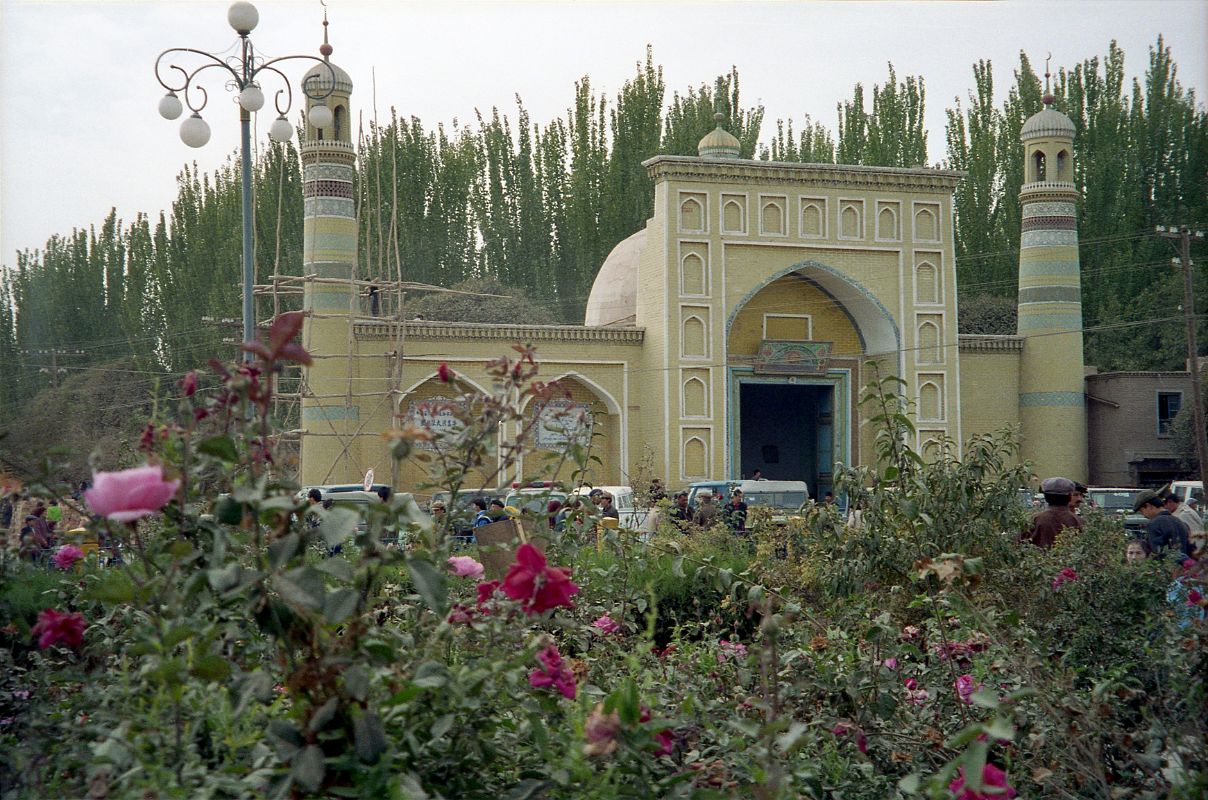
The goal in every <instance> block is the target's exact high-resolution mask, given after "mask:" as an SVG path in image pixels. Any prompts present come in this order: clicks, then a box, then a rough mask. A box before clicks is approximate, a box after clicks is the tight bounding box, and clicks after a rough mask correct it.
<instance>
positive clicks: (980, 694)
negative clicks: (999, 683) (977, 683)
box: [969, 689, 999, 708]
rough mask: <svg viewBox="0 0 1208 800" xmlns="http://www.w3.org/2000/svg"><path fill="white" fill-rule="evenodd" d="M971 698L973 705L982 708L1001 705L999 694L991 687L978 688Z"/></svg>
mask: <svg viewBox="0 0 1208 800" xmlns="http://www.w3.org/2000/svg"><path fill="white" fill-rule="evenodd" d="M969 700H970V701H971V702H972V703H973V705H975V706H981V707H982V708H998V705H999V703H998V695H996V694H995V693H994V692H992V691H990V690H989V689H978V690H977V691H976V692H974V693H973V694H972V695H971V696H970V697H969Z"/></svg>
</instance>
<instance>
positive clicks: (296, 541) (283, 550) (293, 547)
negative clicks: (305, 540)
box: [268, 533, 302, 569]
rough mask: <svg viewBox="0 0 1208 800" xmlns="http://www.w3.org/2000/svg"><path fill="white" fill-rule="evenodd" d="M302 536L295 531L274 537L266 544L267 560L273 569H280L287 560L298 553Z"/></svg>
mask: <svg viewBox="0 0 1208 800" xmlns="http://www.w3.org/2000/svg"><path fill="white" fill-rule="evenodd" d="M301 544H302V537H301V536H299V535H298V534H296V533H287V534H286V535H285V536H282V537H281V538H279V539H274V540H273V541H271V542H269V545H268V562H269V565H270V566H271V567H272V568H273V569H281V568H282V567H284V566H285V565H286V564H287V563H289V560H290V559H291V558H293V557H294V556H296V555H297V554H298V548H299V547H300V546H301Z"/></svg>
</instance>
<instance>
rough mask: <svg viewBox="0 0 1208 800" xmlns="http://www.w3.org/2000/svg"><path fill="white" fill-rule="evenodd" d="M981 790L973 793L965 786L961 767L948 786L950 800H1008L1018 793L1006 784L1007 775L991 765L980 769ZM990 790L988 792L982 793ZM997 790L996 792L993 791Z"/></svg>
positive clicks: (963, 770)
mask: <svg viewBox="0 0 1208 800" xmlns="http://www.w3.org/2000/svg"><path fill="white" fill-rule="evenodd" d="M982 789H983V791H974V790H973V789H969V788H966V786H965V768H964V767H961V771H960V774H959V775H957V776H956V778H955V779H953V781H952V783H950V784H948V791H950V792H952V800H1009V798H1012V797H1014V796H1015V795H1016V794H1018V792H1016V791H1015V789H1013V788H1012V787H1011V786H1010V785H1009V784H1008V783H1007V773H1005V772H1003V771H1002V770H1001V769H999V768H998V767H996V766H994V765H993V764H986V765H985V766H984V767H982ZM985 789H990V791H984V790H985ZM994 790H997V791H994Z"/></svg>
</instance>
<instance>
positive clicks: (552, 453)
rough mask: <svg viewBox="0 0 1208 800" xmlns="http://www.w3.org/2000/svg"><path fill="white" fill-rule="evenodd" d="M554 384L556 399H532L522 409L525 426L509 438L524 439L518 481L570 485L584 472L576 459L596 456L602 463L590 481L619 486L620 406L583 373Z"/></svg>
mask: <svg viewBox="0 0 1208 800" xmlns="http://www.w3.org/2000/svg"><path fill="white" fill-rule="evenodd" d="M550 383H551V384H554V389H553V391H551V393H550V396H549V397H548V398H540V397H538V398H530V400H529V401H528V402H527V403H526V404H525V407H524V408H523V409H522V417H523V421H522V423H521V424H520V425H518V426H517V427H516V429H514V430H512V431H510V432H509V437H508V438H509V440H510V441H512V442H515V441H516V440H517V437H519V436H520V435H522V434H523V436H524V442H523V447H522V455H521V457H520V459H519V474H518V475H517V476H516V479H517V480H521V481H530V480H547V481H563V482H566V481H569V480H571V479H572V478H573V477H575V476H574V473H575V471H576V470H578V469H579V468H580V467H581V465H580V463H579V461H577V460H576V457H578V458H587V459H590V458H591V457H593V456H594V457H597V458H599V459H600V462H601V463H598V464H597V463H595V462H592V461H590V460H589V461H588V462H587V463H586V465H585V466H586V470H587V472H586V475H587V480H588V481H589V482H591V483H595V484H600V485H610V484H615V483H617V481H619V479H620V470H621V456H622V453H623V450H624V449H625V448H623V447H622V442H621V436H622V435H623V432H622V430H623V429H622V426H621V406H620V404H619V403H618V402H617V401H616V399H615V398H614V397H613V396H612V395H611V394H610V393H609V392H608V391H607V390H605V389H604V388H603V387H602V386H600V385H599V384H598V383H596V382H594V381H592V380H591V379H589V378H587V377H586V376H584V375H581V374H579V373H574V372H568V373H565V374H563V375H561V376H559V377H558V378H556V379H554V380H553V381H551V382H550ZM576 451H577V452H576Z"/></svg>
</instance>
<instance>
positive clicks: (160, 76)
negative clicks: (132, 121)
mask: <svg viewBox="0 0 1208 800" xmlns="http://www.w3.org/2000/svg"><path fill="white" fill-rule="evenodd" d="M227 22H228V23H230V25H231V27H232V28H234V29H235V32H236V33H238V34H239V44H238V47H239V52H238V54H237V55H232V56H225V57H223V56H221V55H216V54H213V53H207V52H205V51H204V50H195V49H193V48H191V47H173V48H171V49H168V50H165V51H164V52H162V53H160V54H159V58H157V59H156V60H155V78H156V80H158V81H159V83H160V85H161V86H163V87H164V88H165V89H167V90H168V93H167V94H166V95H164V96H163V97H162V98H160V101H159V113H160V116H162V117H163V118H164V119H168V120H174V119H177V118H178V117H179V116H180V115H181V113H182V112H183V111H184V106H185V105H187V106H188V107H189V111H191V112H192V113H191V114H190V115H189V116H188V117H186V118H185V120H184V122H182V123H181V124H180V138H181V140H182V141H183V142H184V143H185V144H187V145H188V146H189V147H203V146H205V144H206V142H208V141H210V126H209V124H208V123H207V122H206V121H205V120H204V119H202V118H201V111H202V109H204V108H205V107H206V103H207V102H208V101H209V93H208V92H206V90H205V87H204V86H201V85H199V84H198V82H197V78H198V76H199V75H200V74H201V73H202V72H204V71H206V70H208V69H212V68H217V69H218V70H219V75H223V77H224V78H225V79H226V88H227V90H228V91H236V92H238V98H237V99H238V103H239V132H240V171H241V172H242V176H241V177H242V181H241V183H242V192H243V340H244V341H251V340H252V339H254V338H255V336H256V309H255V305H254V303H253V286H254V285H255V282H256V272H255V266H254V264H253V263H252V244H253V236H254V234H253V231H252V114H253V113H254V112H256V111H259V110H260V109H261V108H262V107H263V106H264V92H263V90H262V89H261V87H260V81H259V80H258V77H259V76H260V75H261V73H265V74H267V73H272V74H274V75H275V76H276V78H277V79H278V80H279V81H280V83H281V84H282V85H283V87H284V88H282V89H278V90H277V93H276V95H275V96H274V98H273V104H274V105H275V106H276V109H277V119H276V120H275V121H274V122H273V124H272V126H271V127H270V128H269V131H268V135H269V138H271V139H273V140H274V141H277V142H287V141H289V139H290V137H291V136H292V135H293V131H294V127H293V125H291V124H290V122H289V120H288V119H286V114H288V113H289V110H290V108H291V107H292V106H293V100H294V95H293V89H292V88H291V87H290V83H289V80H288V79H287V78H286V77H285V73H283V72H282V71H281V70H280V69H278V68H277V67H276V66H275V65H277V64H280V63H281V62H282V61H288V60H291V59H308V60H311V61H318V62H319V63H320V64H323V65H324V66H326V67H327V71H328V76H327V78H328V79H327V81H326V83H325V85H324V82H323V81H321V80H320V81H317V82H316V83H317V84H318V87H319V88H318V89H317V90H315V89H316V87H315V86H313V85H312V86H308V85H307V83H308V81H304V82H303V84H302V93H303V94H305V95H306V96H307V97H308V98H310V99H311V100H315V101H320V100H326V98H327V97H328V96H330V95H331V93H332V91H333V90H334V89H335V72H334V71H333V70H332V68H331V65H330V64H328V63H327V61H325V60H324V59H322V58H319V57H318V56H309V55H294V56H280V57H278V58H271V59H268V60H265V59H264V58H262V57H260V56H257V55H256V50H255V48H254V47H253V46H252V41H251V39H249V38H248V35H249V34H250V33H251V32H252V30H253V29H254V28H255V27H256V25H257V23H259V22H260V12H258V11H257V10H256V7H255V6H254V5H252V4H251V3H248V2H243V1H242V0H240V2H236V3H232V4H231V7H230V8H229V9H227ZM173 54H178V55H180V56H186V57H189V58H190V59H191V60H192V61H200V62H201V63H200V65H198V66H194V67H192V68H191V69H186V68H185V67H181V66H179V65H177V64H175V63H172V57H175V56H174V55H173ZM165 59H168V61H167V63H165ZM223 70H225V71H226V72H225V74H224V73H223V72H222V71H223ZM314 77H315V76H313V75H312V76H311V78H312V79H313V78H314ZM178 92H179V94H177V93H178ZM182 97H183V98H184V102H183V104H182V102H181V98H182ZM307 119H308V120H309V121H310V123H311V124H312V125H314V126H315V127H316V128H326V127H328V126H329V125H331V122H332V114H331V109H329V108H328V107H327V105H326V104H325V103H318V104H316V105H314V106H312V107H311V108H310V109H309V110H308V111H307ZM246 357H247V358H249V359H250V358H251V354H250V353H248V354H246Z"/></svg>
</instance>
